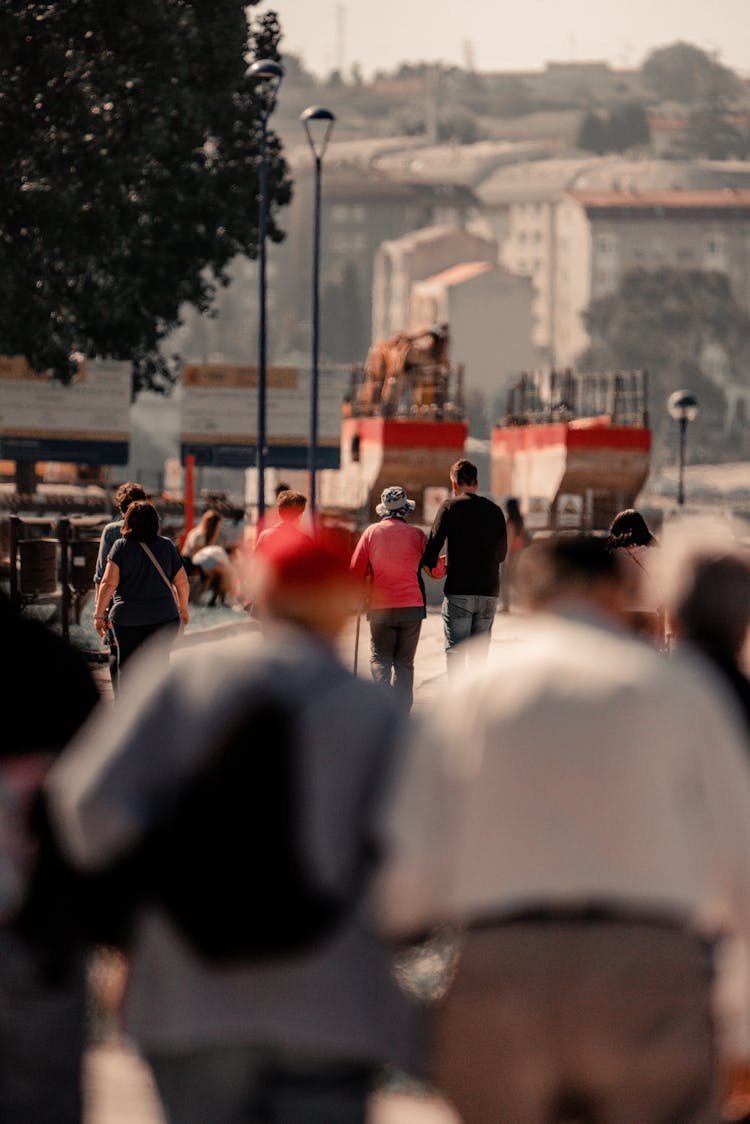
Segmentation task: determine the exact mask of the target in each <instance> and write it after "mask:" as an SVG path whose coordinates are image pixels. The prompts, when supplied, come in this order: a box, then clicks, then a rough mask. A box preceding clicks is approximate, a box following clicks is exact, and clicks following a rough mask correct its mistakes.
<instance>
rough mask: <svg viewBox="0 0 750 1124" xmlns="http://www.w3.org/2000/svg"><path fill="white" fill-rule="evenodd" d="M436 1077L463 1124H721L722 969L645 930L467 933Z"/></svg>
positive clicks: (698, 951)
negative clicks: (714, 1000) (714, 988)
mask: <svg viewBox="0 0 750 1124" xmlns="http://www.w3.org/2000/svg"><path fill="white" fill-rule="evenodd" d="M433 1030H434V1052H433V1062H434V1076H435V1079H436V1081H437V1083H438V1084H439V1085H440V1086H441V1087H442V1088H443V1089H444V1090H445V1092H446V1093H447V1094H448V1096H449V1097H450V1099H451V1100H452V1101H453V1102H454V1104H455V1105H456V1107H457V1108H458V1110H459V1113H460V1115H461V1119H462V1122H463V1124H506V1122H507V1124H553V1122H555V1121H563V1120H564V1121H568V1120H575V1121H576V1122H578V1121H580V1122H582V1124H583V1122H585V1124H718V1121H719V1120H720V1113H719V1108H718V1100H717V1088H716V1077H717V1073H716V1069H717V1067H716V1059H715V1052H714V1034H713V1024H712V1016H711V972H710V969H709V967H708V965H707V957H706V954H705V950H704V949H702V947H701V945H700V944H699V942H698V941H697V940H696V939H695V938H693V937H691V936H688V935H685V934H682V933H680V932H678V931H677V930H673V929H669V928H662V927H659V926H657V925H653V926H652V925H648V924H625V923H620V922H617V923H609V922H603V923H592V922H581V921H576V922H562V923H558V922H553V923H550V922H544V923H529V922H519V923H511V924H501V925H497V926H495V927H493V928H489V929H483V930H480V931H477V932H474V933H470V934H469V935H468V936H467V938H466V944H465V947H464V949H463V951H462V954H461V956H460V960H459V964H458V968H457V973H456V976H455V978H454V980H453V982H452V984H451V987H450V988H449V990H448V992H447V994H446V996H445V998H444V999H443V1000H442V1001H441V1002H439V1003H438V1004H437V1005H436V1007H435V1010H434V1025H433Z"/></svg>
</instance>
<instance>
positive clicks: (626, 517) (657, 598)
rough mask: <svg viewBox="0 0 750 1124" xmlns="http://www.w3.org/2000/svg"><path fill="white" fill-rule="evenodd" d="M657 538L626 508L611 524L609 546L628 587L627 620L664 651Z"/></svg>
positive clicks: (635, 513)
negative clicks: (614, 554) (621, 568)
mask: <svg viewBox="0 0 750 1124" xmlns="http://www.w3.org/2000/svg"><path fill="white" fill-rule="evenodd" d="M658 545H659V544H658V542H657V539H656V536H655V535H653V534H652V533H651V530H650V528H649V526H648V524H647V523H646V520H645V519H644V518H643V516H642V515H641V513H640V511H636V510H635V508H631V507H629V508H626V509H625V510H624V511H620V512H618V514H617V515H616V516H615V517H614V519H613V520H612V523H611V524H610V528H609V534H608V536H607V546H608V547H609V549H610V550H613V551H615V552H616V557H617V559H618V561H619V562H620V564H621V565H622V567H623V574H624V577H625V580H626V582H627V585H628V591H629V592H628V605H627V614H628V616H627V619H628V623H629V624H630V627H631V628H632V629H633V631H634V632H637V633H638V634H639V635H642V636H644V637H646V638H647V639H648V640H650V641H651V642H652V643H654V644H655V645H656V647H658V648H662V647H664V640H665V630H664V608H663V605H662V594H661V591H660V589H659V586H658V582H657V580H656V576H655V574H656V570H657V557H658V555H657V553H656V548H657V547H658Z"/></svg>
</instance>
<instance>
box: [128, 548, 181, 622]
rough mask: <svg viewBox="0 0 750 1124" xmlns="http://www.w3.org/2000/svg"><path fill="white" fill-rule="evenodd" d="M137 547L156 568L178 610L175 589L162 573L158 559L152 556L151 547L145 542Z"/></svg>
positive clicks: (178, 603) (178, 605) (178, 604)
mask: <svg viewBox="0 0 750 1124" xmlns="http://www.w3.org/2000/svg"><path fill="white" fill-rule="evenodd" d="M138 545H139V546H140V547H142V548H143V550H145V552H146V554H147V555H148V556H149V558H150V559H151V561H152V562H153V564H154V565H155V566H156V569H157V570H158V571H159V573H160V574H161V576H162V578H163V579H164V581H165V582H166V584H167V586H168V587H169V592H170V593H171V594H172V596H173V597H174V601H175V605H176V606H177V608H178V609H179V607H180V602H179V601H178V599H177V593H176V591H175V588H174V586H173V585H172V583H171V581H170V580H169V578H168V577H167V575H166V574H165V573H164V571H163V569H162V568H161V564H160V562H159V560H158V558H157V557H156V555H155V554H154V552H153V550H152V549H151V547H150V546H146V544H145V542H142V543H139V544H138Z"/></svg>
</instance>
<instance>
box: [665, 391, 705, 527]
mask: <svg viewBox="0 0 750 1124" xmlns="http://www.w3.org/2000/svg"><path fill="white" fill-rule="evenodd" d="M667 409H668V410H669V414H670V417H672V418H674V420H675V421H676V422H679V426H680V467H679V473H678V476H677V503H678V504H679V506H680V507H682V506H683V504H684V503H685V445H686V442H687V427H688V422H691V421H695V419H696V418H697V416H698V399H697V398H696V397H695V395H694V394H692V393H691V392H690V391H689V390H675V392H674V394H670V396H669V398H668V400H667Z"/></svg>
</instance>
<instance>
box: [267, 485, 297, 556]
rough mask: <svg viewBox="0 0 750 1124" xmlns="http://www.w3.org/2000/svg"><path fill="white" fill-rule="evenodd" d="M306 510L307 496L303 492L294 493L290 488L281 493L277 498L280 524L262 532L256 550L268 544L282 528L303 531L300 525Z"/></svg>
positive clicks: (275, 524)
mask: <svg viewBox="0 0 750 1124" xmlns="http://www.w3.org/2000/svg"><path fill="white" fill-rule="evenodd" d="M306 509H307V496H305V495H303V494H302V492H294V491H292V490H291V489H290V488H286V489H283V490H282V491H280V492H279V493H278V495H277V496H276V514H277V516H278V522H277V523H274V524H273V525H272V526H270V527H266V529H265V530H264V531H261V533H260V534H259V535H258V538H257V541H256V548H257V547H259V546H260V545H261V543H263V542H267V541H268V538H269V536H272V535H274V534H275V533H276V532H277V531H279V530H281V529H282V528H289V527H294V528H295V529H296V530H298V531H302V527H301V525H300V524H301V521H302V516H303V515H304V514H305V510H306Z"/></svg>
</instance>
